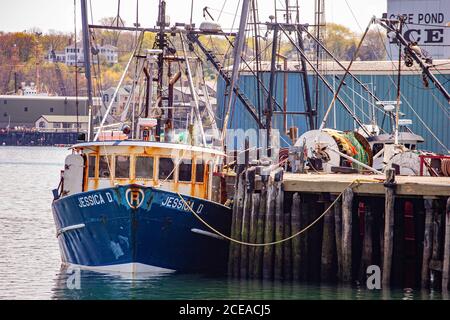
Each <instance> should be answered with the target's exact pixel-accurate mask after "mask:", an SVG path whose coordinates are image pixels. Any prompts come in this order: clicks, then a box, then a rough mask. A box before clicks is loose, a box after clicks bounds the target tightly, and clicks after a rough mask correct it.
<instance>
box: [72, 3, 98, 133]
mask: <svg viewBox="0 0 450 320" xmlns="http://www.w3.org/2000/svg"><path fill="white" fill-rule="evenodd" d="M81 22H82V29H83V53H84V74H85V76H86V85H87V95H88V109H89V129H88V141H92V136H93V134H92V132H93V128H94V126H93V118H92V114H93V110H92V109H93V106H94V101H93V98H92V96H93V95H92V77H91V46H90V32H89V24H88V12H87V0H81ZM76 37H77V35H75V42H76V41H77V39H76ZM75 64H76V67H77V68H78V61H76V62H75Z"/></svg>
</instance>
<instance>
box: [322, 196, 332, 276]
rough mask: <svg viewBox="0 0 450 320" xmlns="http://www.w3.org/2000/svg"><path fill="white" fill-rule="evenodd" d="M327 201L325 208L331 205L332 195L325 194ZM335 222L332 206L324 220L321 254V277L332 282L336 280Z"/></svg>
mask: <svg viewBox="0 0 450 320" xmlns="http://www.w3.org/2000/svg"><path fill="white" fill-rule="evenodd" d="M325 198H326V201H324V210H326V209H327V208H329V207H330V205H331V201H330V195H329V194H327V195H325ZM334 228H335V222H334V212H333V208H331V209H330V210H329V211H328V213H327V214H326V215H325V217H324V221H323V238H322V255H321V268H320V278H321V281H324V282H330V281H332V280H334V279H333V278H334V273H333V264H334V260H335V241H334V238H335V231H334Z"/></svg>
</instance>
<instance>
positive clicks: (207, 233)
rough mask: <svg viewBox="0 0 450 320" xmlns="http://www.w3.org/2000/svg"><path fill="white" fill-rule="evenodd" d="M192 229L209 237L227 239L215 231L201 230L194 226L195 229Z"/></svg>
mask: <svg viewBox="0 0 450 320" xmlns="http://www.w3.org/2000/svg"><path fill="white" fill-rule="evenodd" d="M191 231H192V232H193V233H197V234H201V235H202V236H207V237H211V238H215V239H219V240H225V239H224V238H223V237H221V236H219V235H217V234H215V233H212V232H208V231H205V230H200V229H195V228H194V229H191Z"/></svg>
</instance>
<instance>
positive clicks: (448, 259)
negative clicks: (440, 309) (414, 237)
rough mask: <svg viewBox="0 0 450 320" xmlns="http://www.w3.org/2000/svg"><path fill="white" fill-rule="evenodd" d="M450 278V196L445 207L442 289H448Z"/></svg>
mask: <svg viewBox="0 0 450 320" xmlns="http://www.w3.org/2000/svg"><path fill="white" fill-rule="evenodd" d="M449 278H450V197H449V198H448V199H447V205H446V207H445V238H444V263H443V267H442V291H448V286H449V283H448V280H449Z"/></svg>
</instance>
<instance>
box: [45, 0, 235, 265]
mask: <svg viewBox="0 0 450 320" xmlns="http://www.w3.org/2000/svg"><path fill="white" fill-rule="evenodd" d="M82 12H83V18H84V19H83V20H84V22H86V20H85V19H86V2H85V1H82ZM159 19H160V20H159V23H158V25H159V26H160V30H159V33H158V37H159V38H157V39H159V41H158V40H157V45H156V46H157V48H156V49H151V50H147V51H146V52H144V53H145V54H143V53H142V52H143V51H142V50H141V46H139V45H138V46H137V47H136V48H137V49H136V50H135V52H133V54H132V57H131V58H130V62H129V63H128V65H127V70H125V72H124V75H125V74H126V72H127V71H128V69H129V66H130V65H132V63H131V61H136V66H138V68H137V69H139V70H140V71H141V72H139V73H137V74H135V81H134V82H133V83H134V84H133V90H134V89H136V90H138V89H137V88H138V86H137V85H136V84H137V82H138V80H139V79H141V78H140V76H141V75H142V74H144V76H143V78H145V75H147V77H146V79H147V85H146V86H141V87H140V88H143V87H146V88H147V92H146V94H145V99H144V100H146V108H145V109H143V110H142V112H141V110H139V112H138V110H134V109H133V111H132V112H131V113H132V115H133V116H132V117H131V118H133V119H132V120H135V121H134V122H132V124H131V126H130V125H128V124H126V123H125V122H120V123H119V126H120V128H119V127H116V128H115V129H111V130H109V128H113V126H111V127H108V126H107V125H105V122H106V120H107V119H108V115H109V113H110V111H111V108H112V101H113V100H114V99H115V98H116V94H117V91H116V93H115V95H114V96H113V97H112V98H111V104H110V105H109V107H108V108H107V110H106V114H105V115H104V118H103V121H102V123H101V124H100V127H98V128H97V132H96V134H95V137H94V138H93V139H92V138H89V137H88V139H87V141H84V142H81V143H79V144H76V145H74V146H73V147H72V148H71V150H72V154H71V155H69V156H68V157H67V158H66V160H65V167H64V170H63V171H62V176H61V182H60V186H59V188H58V189H56V190H55V191H54V197H55V200H54V202H53V205H52V209H53V215H54V220H55V224H56V229H57V238H58V242H59V246H60V251H61V258H62V262H63V264H64V265H70V266H76V267H80V268H83V269H88V270H93V271H99V272H127V273H147V272H148V273H154V272H156V273H165V272H189V273H202V274H212V273H214V274H221V273H224V272H225V271H226V267H227V258H228V242H227V241H224V239H223V237H222V236H220V234H222V235H229V234H230V227H231V209H230V208H229V207H228V206H225V205H223V203H222V202H223V201H221V197H220V196H217V195H215V194H214V190H213V181H216V179H214V177H215V176H216V175H217V174H220V170H221V168H222V165H223V160H224V157H225V154H224V152H223V146H222V145H221V144H220V143H219V144H217V143H216V144H213V143H212V140H211V139H210V138H208V137H207V136H206V134H205V132H204V131H203V125H202V123H201V122H202V118H201V116H200V112H199V107H198V101H197V98H198V94H197V91H196V89H195V88H194V83H193V79H192V72H191V69H190V67H189V64H190V60H189V57H188V56H187V53H186V48H185V47H183V48H184V51H183V55H182V56H178V57H175V53H176V52H175V50H167V41H165V40H164V39H165V37H166V35H167V33H168V31H167V30H166V27H167V24H166V23H165V22H164V19H165V1H161V2H160V14H159ZM86 26H87V24H84V39H85V40H86V41H85V42H84V45H85V48H87V47H88V46H89V42H88V40H87V39H89V35H88V34H87V32H88V31H87V29H88V28H87V27H86ZM157 31H158V30H157ZM140 39H142V37H141V38H140ZM84 51H85V52H88V53H87V54H85V63H86V64H87V65H86V71H87V73H88V72H89V70H90V67H89V63H90V62H89V61H90V57H89V55H90V54H89V52H90V50H86V49H85V50H84ZM168 61H169V62H168ZM170 61H176V62H177V64H180V63H182V64H184V67H183V74H187V77H188V81H189V84H190V89H191V96H192V100H193V101H191V102H190V104H189V105H190V106H193V105H195V108H194V107H192V110H191V111H192V112H191V117H189V116H187V117H186V123H185V124H183V125H182V126H178V129H177V130H175V129H176V127H175V125H174V122H175V121H174V119H173V114H174V112H173V110H174V108H175V106H174V103H173V82H175V81H176V80H173V79H174V78H173V77H172V78H170V79H169V80H167V81H166V80H164V79H163V76H165V73H164V67H165V66H166V64H167V63H170ZM155 66H156V68H154V67H155ZM152 68H154V69H152ZM168 73H169V74H170V71H169V72H168ZM156 74H157V75H158V76H157V79H156V80H155V78H154V76H155V75H156ZM181 74H182V72H178V76H176V77H175V78H178V79H179V78H180V77H181ZM86 77H87V78H88V80H89V75H88V74H87V75H86ZM124 78H125V76H123V77H122V80H123V79H124ZM122 80H121V82H120V83H119V85H118V88H119V87H120V86H121V85H122ZM154 82H157V87H158V92H157V94H155V95H153V93H152V90H153V87H154V85H153V84H154ZM167 83H171V84H169V85H168V88H167V86H166V87H165V88H163V87H164V85H166V84H167ZM89 85H90V84H89V83H88V87H89ZM118 88H117V90H118ZM136 90H134V91H136ZM134 91H133V92H134ZM167 91H168V92H169V93H168V94H169V98H167V96H165V97H164V98H163V92H165V93H167ZM129 100H132V99H131V98H130V99H129ZM162 100H165V101H168V102H167V104H163V101H162ZM164 108H166V109H168V110H169V112H166V113H165V117H161V116H159V117H156V116H155V114H158V115H161V110H162V109H164ZM206 108H208V104H207V106H206ZM130 110H131V109H130ZM155 110H156V111H155ZM152 111H154V112H153V113H152ZM208 111H209V113H211V110H209V109H208ZM138 114H139V115H140V114H142V115H143V116H142V117H137V116H136V115H138ZM135 116H136V118H134V117H135ZM152 116H153V117H152ZM163 122H164V123H163ZM162 127H163V128H164V129H161V128H162ZM216 133H217V131H216ZM200 137H201V138H200ZM213 230H214V231H213Z"/></svg>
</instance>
